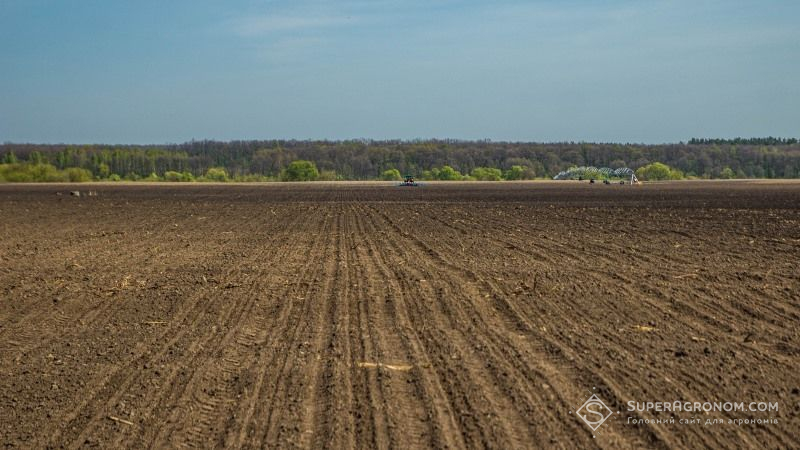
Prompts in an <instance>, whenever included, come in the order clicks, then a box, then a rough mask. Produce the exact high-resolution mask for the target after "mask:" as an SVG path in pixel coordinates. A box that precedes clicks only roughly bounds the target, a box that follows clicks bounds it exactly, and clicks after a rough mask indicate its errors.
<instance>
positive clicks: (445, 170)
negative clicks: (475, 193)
mask: <svg viewBox="0 0 800 450" xmlns="http://www.w3.org/2000/svg"><path fill="white" fill-rule="evenodd" d="M437 179H439V180H443V181H460V180H463V179H464V175H461V172H459V171H457V170H456V169H453V168H452V167H450V166H444V167H442V168H441V169H439V173H438V176H437Z"/></svg>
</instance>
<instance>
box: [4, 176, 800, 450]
mask: <svg viewBox="0 0 800 450" xmlns="http://www.w3.org/2000/svg"><path fill="white" fill-rule="evenodd" d="M79 188H80V187H78V188H76V187H74V186H73V187H63V186H61V187H54V186H52V185H2V186H0V233H1V234H0V235H1V236H2V239H0V444H2V445H5V446H12V447H24V448H31V447H47V446H52V447H58V446H62V445H63V446H67V447H84V446H101V447H105V448H118V447H177V446H182V445H192V446H197V447H210V446H220V447H244V446H247V447H263V446H277V447H287V446H300V447H304V448H323V447H333V448H353V447H361V448H386V447H389V446H394V447H399V448H427V447H438V448H445V447H450V448H465V447H468V448H474V447H483V446H492V447H496V448H526V447H534V446H545V447H567V448H582V447H591V446H601V447H614V446H623V447H653V446H656V447H658V446H674V447H700V446H714V447H730V448H735V447H770V448H776V447H795V448H797V447H800V434H798V431H797V430H798V429H800V426H799V424H798V414H800V412H798V409H797V404H798V402H800V395H799V394H798V387H800V386H798V385H799V384H800V381H798V380H799V379H798V375H797V374H798V373H799V372H800V336H798V327H797V326H796V325H797V323H798V321H799V320H800V299H799V297H798V293H799V292H800V277H798V271H797V270H798V269H797V267H798V266H799V265H800V184H796V183H795V184H792V183H776V184H770V183H691V182H687V183H667V184H661V185H645V186H639V187H632V186H617V185H612V186H603V185H592V186H590V185H589V184H588V183H573V182H562V183H486V184H484V183H472V184H458V183H455V184H435V183H431V184H429V185H426V186H424V187H419V188H413V189H411V188H408V189H401V188H395V187H392V186H388V185H378V184H342V185H333V184H326V185H314V184H311V185H302V184H292V185H280V184H273V185H266V186H263V185H229V186H222V185H200V184H192V185H182V186H174V185H136V184H122V185H97V186H92V189H93V190H94V191H96V192H97V195H95V196H80V197H77V196H66V195H62V196H58V195H55V192H56V191H57V190H61V191H63V192H68V191H69V190H74V189H79ZM594 386H596V387H597V391H596V392H599V395H600V397H602V398H603V400H604V401H605V402H606V403H607V404H609V405H610V406H611V407H612V408H614V410H615V411H616V410H618V409H622V410H623V411H624V405H625V402H627V401H628V400H633V399H636V400H649V399H652V400H654V401H658V400H664V401H667V400H681V399H685V400H691V401H694V400H697V401H706V400H708V401H718V400H722V401H727V400H730V401H777V402H779V403H780V408H781V409H780V411H779V412H778V413H777V414H776V415H775V417H776V418H777V419H779V421H778V424H775V425H764V426H761V425H759V426H742V427H736V426H733V427H730V426H726V427H716V428H714V427H698V426H691V427H690V426H678V425H670V424H662V423H655V424H642V425H637V426H632V425H626V424H625V420H624V419H619V420H616V421H613V423H609V424H607V425H603V429H602V431H603V433H602V435H599V436H597V438H593V434H592V431H591V430H590V429H589V428H588V427H587V426H586V425H585V424H584V423H582V422H581V421H580V420H578V418H576V417H575V415H574V414H570V413H569V412H570V411H572V410H574V408H575V407H576V404H580V403H579V400H580V399H581V398H582V396H585V393H586V392H587V389H591V388H592V387H594ZM721 417H729V416H728V415H724V414H723V415H722V416H721ZM730 417H736V416H734V415H732V414H731V415H730ZM640 418H653V417H651V416H648V415H642V416H641V417H640Z"/></svg>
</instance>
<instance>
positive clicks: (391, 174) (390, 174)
mask: <svg viewBox="0 0 800 450" xmlns="http://www.w3.org/2000/svg"><path fill="white" fill-rule="evenodd" d="M402 179H403V177H402V176H401V175H400V171H399V170H397V169H388V170H384V171H383V173H382V174H381V180H384V181H400V180H402Z"/></svg>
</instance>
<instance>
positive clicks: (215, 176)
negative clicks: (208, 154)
mask: <svg viewBox="0 0 800 450" xmlns="http://www.w3.org/2000/svg"><path fill="white" fill-rule="evenodd" d="M206 180H208V181H219V182H224V181H228V172H226V171H225V169H224V168H222V167H212V168H210V169H208V170H207V171H206Z"/></svg>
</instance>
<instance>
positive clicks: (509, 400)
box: [373, 209, 538, 447]
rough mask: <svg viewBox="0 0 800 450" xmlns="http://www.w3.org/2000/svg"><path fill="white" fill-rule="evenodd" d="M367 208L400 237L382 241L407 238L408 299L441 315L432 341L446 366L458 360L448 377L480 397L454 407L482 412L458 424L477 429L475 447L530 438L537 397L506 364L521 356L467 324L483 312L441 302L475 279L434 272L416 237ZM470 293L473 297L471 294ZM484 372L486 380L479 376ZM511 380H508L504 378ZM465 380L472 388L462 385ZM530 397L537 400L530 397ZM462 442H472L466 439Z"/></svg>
mask: <svg viewBox="0 0 800 450" xmlns="http://www.w3.org/2000/svg"><path fill="white" fill-rule="evenodd" d="M373 211H375V212H377V213H378V215H379V216H380V217H381V218H382V219H383V221H384V222H385V224H386V227H382V229H391V230H393V231H394V232H395V233H396V234H397V235H399V236H400V238H398V239H391V238H389V239H387V240H388V241H390V242H394V241H403V240H405V241H410V242H408V243H409V244H410V245H408V246H407V247H403V249H404V250H403V251H404V252H405V253H406V254H409V255H411V258H413V261H414V262H415V268H414V269H413V270H408V273H410V274H411V275H412V279H415V280H418V282H417V283H416V284H417V285H418V287H413V286H410V287H411V289H413V290H414V291H417V292H419V294H418V295H414V296H412V297H415V298H424V299H427V300H428V304H429V305H435V306H437V308H436V309H434V310H433V311H432V312H431V313H429V314H430V315H431V316H432V317H443V318H446V320H445V321H440V323H438V324H437V325H436V328H437V331H438V332H439V333H441V335H440V336H439V337H438V338H436V339H432V341H440V342H449V343H452V348H450V349H448V350H445V351H444V352H443V353H446V354H451V355H454V357H455V358H457V361H458V362H455V363H453V362H451V365H455V364H458V365H459V366H460V367H459V369H458V370H457V371H455V372H454V373H453V372H451V373H450V374H449V375H448V377H449V378H450V379H458V378H461V379H462V380H463V381H462V383H463V384H462V386H461V387H460V389H459V390H461V391H462V392H463V393H467V394H468V395H470V396H473V397H478V398H479V399H480V400H478V401H475V402H474V403H473V404H472V405H469V404H468V405H467V406H466V407H463V406H462V407H461V408H460V409H461V411H462V414H463V413H464V411H465V410H466V411H473V410H476V409H478V408H481V407H485V408H486V409H484V410H483V411H479V410H478V411H474V412H471V413H469V415H471V416H473V417H472V419H473V420H472V421H465V420H464V419H465V418H464V416H463V415H462V417H461V418H460V419H461V421H462V426H464V427H465V428H467V427H470V428H475V429H477V430H479V433H478V434H479V436H480V438H477V439H476V441H477V442H481V444H480V445H488V443H490V442H491V443H499V445H501V446H503V447H521V446H525V445H527V443H529V442H532V439H533V437H532V436H531V435H530V434H529V433H530V431H531V430H532V429H533V428H532V426H531V421H532V420H533V415H532V414H531V412H532V411H533V410H534V407H533V405H534V404H535V403H537V402H538V398H537V392H536V391H535V390H532V389H530V388H529V387H526V388H525V389H523V390H521V391H520V390H519V389H518V386H519V384H520V383H522V384H526V375H524V374H523V375H522V376H519V375H520V374H519V373H514V369H513V368H512V364H514V363H517V362H518V361H516V360H517V359H519V358H520V356H521V355H519V354H505V355H501V352H500V350H499V348H498V347H497V346H496V344H495V343H494V342H492V341H490V340H489V339H487V337H486V336H482V335H481V334H480V333H479V332H478V331H479V330H478V329H477V328H476V327H474V326H471V325H470V322H473V323H474V321H475V320H479V319H478V318H477V317H475V316H476V315H480V314H484V313H485V311H480V310H476V311H473V313H472V316H473V317H468V315H467V314H466V313H464V312H463V311H462V308H463V307H464V306H469V302H459V303H458V305H450V304H448V302H446V301H445V300H444V299H447V298H450V297H449V296H448V295H447V294H452V293H453V292H458V291H457V290H455V291H454V290H453V286H455V285H458V287H457V289H458V288H460V289H463V288H464V287H465V286H466V285H467V284H469V283H471V282H474V281H475V280H472V279H464V278H463V275H462V274H460V273H457V272H453V271H449V270H445V271H441V270H437V268H436V267H437V266H439V267H442V265H441V261H436V263H431V254H430V249H427V248H426V249H425V250H424V251H419V250H417V249H415V247H416V246H417V245H419V243H420V241H419V240H418V239H417V238H415V237H413V235H411V234H409V233H406V232H404V231H403V230H402V229H401V228H400V227H399V226H398V225H397V224H396V223H395V222H394V221H393V220H392V219H391V218H389V217H388V215H387V214H386V213H385V212H383V211H379V210H377V209H373ZM398 250H399V249H398ZM407 268H408V269H410V268H409V267H407ZM471 294H472V295H476V294H475V293H471ZM453 297H454V298H468V297H469V296H466V297H465V296H464V295H463V293H462V294H460V295H459V294H456V295H454V296H453ZM465 329H466V330H465ZM465 331H468V332H469V333H466V332H465ZM478 354H479V355H480V357H479V356H478ZM451 358H453V356H451ZM479 368H480V369H479ZM512 375H517V376H512ZM487 376H488V377H489V379H490V381H486V380H485V379H486V377H487ZM512 379H513V382H512V381H510V380H512ZM470 384H472V385H474V386H472V387H468V386H470ZM535 398H536V399H537V400H533V399H535ZM457 409H459V408H457ZM475 415H479V416H480V418H481V419H482V420H480V419H478V418H476V417H474V416H475ZM470 422H471V423H470ZM523 424H524V425H523ZM462 432H463V433H464V434H465V435H467V434H468V433H469V432H470V430H469V429H468V428H467V429H463V428H462ZM467 445H468V446H472V445H475V444H474V443H473V444H470V443H469V442H467Z"/></svg>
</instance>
